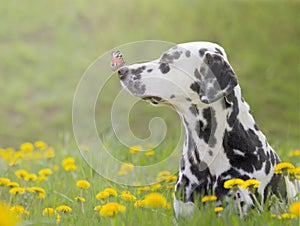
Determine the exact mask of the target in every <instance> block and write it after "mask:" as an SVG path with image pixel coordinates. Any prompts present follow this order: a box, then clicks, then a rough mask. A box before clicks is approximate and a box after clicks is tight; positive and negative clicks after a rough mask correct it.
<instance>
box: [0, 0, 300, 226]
mask: <svg viewBox="0 0 300 226" xmlns="http://www.w3.org/2000/svg"><path fill="white" fill-rule="evenodd" d="M299 7H300V4H299V2H297V1H284V2H283V1H282V2H281V1H272V2H271V1H209V2H208V1H197V0H191V1H183V0H176V1H171V0H166V1H158V0H153V1H135V0H129V1H126V2H124V1H118V0H114V1H100V2H99V1H95V0H94V1H89V2H88V3H86V2H83V1H80V0H75V1H72V2H69V1H47V2H44V1H43V2H42V1H34V0H29V1H26V2H17V1H4V2H2V3H1V6H0V15H1V17H0V18H1V21H2V22H1V23H0V49H1V51H0V58H1V61H0V81H1V82H0V90H1V94H2V95H1V98H0V106H1V111H0V147H2V148H6V147H8V146H12V147H15V148H16V149H18V146H19V145H20V143H22V142H25V141H36V140H43V141H46V142H47V143H49V144H51V145H53V146H54V147H55V149H56V156H55V158H54V159H53V160H51V161H45V160H39V161H28V162H27V163H22V165H18V166H15V167H8V166H7V165H5V164H4V163H3V164H1V165H0V166H1V172H2V173H1V174H0V177H6V176H7V177H10V178H11V179H16V178H15V176H14V171H15V170H16V169H17V168H26V169H27V170H28V171H30V172H35V173H37V172H38V170H39V169H41V168H43V167H50V168H52V167H54V165H60V167H61V161H62V160H63V158H65V157H67V156H70V155H71V156H73V157H74V158H75V159H76V163H77V165H78V169H77V171H76V172H75V173H66V172H64V171H63V170H62V169H60V171H59V173H55V174H53V175H52V176H50V177H49V181H45V182H43V184H41V186H43V187H44V188H45V189H46V191H47V197H46V198H45V200H43V201H42V202H36V203H35V204H34V205H35V208H32V207H33V206H31V207H30V211H31V214H32V215H31V217H30V219H29V221H27V223H28V224H29V223H30V222H31V221H33V222H36V223H35V224H36V225H40V224H41V223H40V222H41V221H44V220H45V218H43V217H41V210H42V208H44V207H46V206H53V207H55V206H57V205H60V204H68V205H71V206H72V208H73V210H74V211H73V213H72V215H71V216H66V219H65V222H66V224H65V225H95V224H99V223H100V224H103V225H107V224H112V225H114V224H115V225H141V222H143V223H142V225H161V224H164V225H172V218H173V212H172V210H165V209H164V210H160V211H152V210H149V209H146V210H136V209H135V208H133V207H132V204H129V203H126V207H127V210H126V213H125V214H124V215H122V214H121V215H120V216H117V217H116V218H114V219H112V220H111V219H101V220H100V222H99V218H97V217H96V216H94V213H93V211H92V208H93V206H94V205H95V204H96V203H97V201H96V200H95V194H96V193H97V192H98V191H100V190H101V189H103V188H105V187H108V186H112V187H116V188H117V189H118V191H122V190H128V189H129V190H131V191H132V192H133V193H135V192H136V191H135V189H134V188H132V187H129V188H128V187H126V186H120V185H117V184H114V183H113V182H110V181H108V180H106V179H104V178H102V177H100V176H98V175H97V174H96V173H95V172H94V171H93V170H92V169H91V168H90V167H89V166H88V165H87V164H86V163H85V162H84V160H83V159H82V158H81V156H80V155H79V152H78V148H77V147H76V143H75V139H74V136H73V130H72V100H73V96H74V93H75V90H76V87H77V85H78V83H79V80H80V78H81V76H82V74H83V73H84V71H85V70H86V69H87V68H88V66H89V65H90V64H91V63H92V62H93V61H94V60H95V59H96V58H98V57H99V56H101V55H102V54H104V53H105V52H107V51H110V50H111V49H112V48H115V47H116V46H119V45H122V44H125V43H129V42H135V41H140V40H148V39H150V40H153V39H154V40H164V41H169V42H174V43H181V42H188V41H197V40H204V41H212V42H217V43H219V44H220V45H222V46H223V47H224V48H225V50H226V51H227V55H228V57H229V60H230V62H231V65H232V66H233V68H234V70H235V72H236V74H237V75H238V78H239V82H240V85H241V87H242V91H243V95H244V97H245V99H246V101H247V102H248V103H249V104H250V107H251V110H252V113H253V115H254V117H255V120H256V122H257V124H258V125H259V127H260V129H261V130H262V131H263V132H264V133H265V134H266V136H267V137H268V140H269V143H270V144H271V145H272V146H273V147H274V148H275V149H276V150H277V152H278V153H279V155H280V157H281V158H282V159H283V160H286V161H292V162H293V163H294V164H299V162H298V161H297V159H296V158H289V157H288V155H287V153H288V152H289V151H290V150H293V149H298V148H299V147H300V143H299V137H300V136H299V125H300V115H299V106H300V89H299V84H300V80H299V78H300V76H299V56H300V52H299V47H298V46H299V37H300V20H299V16H298V14H299V12H298V11H299V10H298V9H299ZM107 76H109V75H107ZM106 89H107V90H106V91H107V92H104V95H102V102H99V103H97V106H96V107H97V108H96V112H97V113H101V112H104V113H105V114H104V115H105V116H104V117H102V116H101V117H100V116H99V115H101V114H98V116H97V115H96V121H97V125H98V128H97V129H98V131H99V133H100V134H101V135H105V137H104V139H105V141H106V142H107V143H110V145H112V147H113V148H112V155H114V156H117V157H118V158H120V160H122V161H126V162H134V163H136V164H140V165H147V164H152V163H155V162H158V161H160V160H162V159H164V158H165V157H167V156H168V155H169V154H170V152H171V151H172V149H173V148H174V146H175V145H176V141H177V139H178V136H179V129H180V124H179V123H174V121H178V122H179V119H178V116H177V115H176V113H174V112H173V111H172V110H170V109H169V108H165V107H161V108H153V107H151V106H149V105H148V104H146V103H138V104H137V105H136V106H135V108H133V109H132V112H131V115H130V118H129V120H130V125H131V127H132V130H133V132H134V134H135V135H136V136H138V137H141V138H145V137H147V136H149V131H148V122H149V121H150V120H151V118H152V117H154V116H159V117H161V118H163V119H164V120H165V122H166V123H167V126H168V134H167V138H166V140H165V141H164V142H163V144H162V145H161V146H160V147H158V148H157V150H156V154H155V156H154V157H152V158H147V157H145V156H143V157H139V158H135V157H132V156H131V155H130V154H128V152H127V151H126V150H127V148H126V147H124V146H122V145H120V144H119V143H118V141H117V140H116V139H115V137H114V136H112V137H110V134H111V133H112V132H111V125H110V121H109V120H110V118H109V116H110V115H109V113H110V108H111V102H112V100H113V99H114V98H115V95H116V94H117V93H118V91H119V90H120V89H121V87H120V85H119V81H118V79H117V78H112V79H111V81H110V82H109V87H106ZM105 93H109V95H105ZM78 179H87V180H89V181H90V182H91V185H92V186H91V188H90V189H89V191H88V192H86V193H85V195H86V196H87V197H86V198H88V199H89V200H90V202H87V203H86V204H85V205H86V210H87V211H86V216H82V214H81V212H80V208H79V206H78V205H77V203H75V202H70V201H68V199H65V198H64V197H63V196H61V195H59V194H58V193H57V192H59V193H61V194H63V195H65V196H67V197H70V198H71V199H73V198H74V197H75V196H77V195H78V192H79V190H78V189H77V188H76V185H75V184H76V181H77V180H78ZM61 181H64V183H61ZM2 192H3V193H2V194H5V195H4V196H1V200H2V201H8V200H7V199H8V193H7V192H8V190H7V189H6V190H5V191H4V190H2ZM161 192H162V193H163V194H164V195H166V196H167V198H168V201H169V202H171V199H170V192H169V191H168V190H166V189H163V190H162V191H161ZM138 198H143V197H138ZM15 201H16V203H17V201H18V200H15ZM118 201H121V200H118ZM121 202H122V201H121ZM124 204H125V203H124ZM225 211H233V210H231V209H229V210H225ZM196 221H197V222H201V223H202V224H204V225H205V224H209V225H210V224H224V225H262V224H263V225H274V224H276V225H280V224H282V225H285V224H296V221H289V220H283V221H279V220H278V219H274V218H271V217H270V214H269V212H266V213H264V214H262V215H258V214H256V213H251V214H250V215H249V217H247V218H246V219H243V220H240V219H239V218H238V216H237V215H236V214H231V213H226V212H225V213H224V214H223V215H222V216H221V217H217V216H216V215H215V214H212V213H211V212H210V210H205V211H203V212H201V214H200V215H198V216H197V217H196V218H195V219H193V222H196ZM45 224H46V223H45Z"/></svg>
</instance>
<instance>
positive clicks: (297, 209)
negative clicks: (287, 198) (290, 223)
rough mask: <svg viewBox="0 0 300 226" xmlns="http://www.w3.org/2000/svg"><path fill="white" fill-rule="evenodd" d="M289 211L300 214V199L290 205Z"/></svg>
mask: <svg viewBox="0 0 300 226" xmlns="http://www.w3.org/2000/svg"><path fill="white" fill-rule="evenodd" d="M289 211H290V213H291V214H294V215H296V216H300V201H298V202H294V203H292V204H291V205H290V207H289Z"/></svg>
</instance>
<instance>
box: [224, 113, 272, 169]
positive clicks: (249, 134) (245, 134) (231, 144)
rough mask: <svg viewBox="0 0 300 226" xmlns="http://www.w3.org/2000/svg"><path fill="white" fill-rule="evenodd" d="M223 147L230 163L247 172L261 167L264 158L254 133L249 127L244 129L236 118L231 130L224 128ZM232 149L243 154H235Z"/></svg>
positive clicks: (260, 145) (260, 144)
mask: <svg viewBox="0 0 300 226" xmlns="http://www.w3.org/2000/svg"><path fill="white" fill-rule="evenodd" d="M223 147H224V150H225V152H226V155H227V158H228V159H229V162H230V164H231V165H232V166H234V167H236V168H237V169H243V170H244V171H246V172H249V173H253V172H254V170H259V169H261V168H262V164H263V161H262V160H265V159H266V157H265V156H264V154H263V153H262V152H263V148H262V143H261V142H260V140H259V138H258V136H257V135H256V133H255V132H254V131H253V130H251V129H248V130H245V128H244V127H243V125H242V124H241V123H240V122H239V120H238V119H237V120H236V123H235V124H234V126H233V128H232V130H231V131H227V130H225V133H224V138H223ZM234 150H238V151H240V152H242V153H243V155H240V154H236V153H235V152H234ZM261 159H262V160H261Z"/></svg>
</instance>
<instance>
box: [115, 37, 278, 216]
mask: <svg viewBox="0 0 300 226" xmlns="http://www.w3.org/2000/svg"><path fill="white" fill-rule="evenodd" d="M118 76H119V78H120V81H121V84H122V86H123V87H124V88H125V89H126V90H127V91H128V92H129V93H130V94H132V95H134V96H137V97H139V98H142V99H144V100H148V101H150V102H151V103H152V104H153V105H158V104H167V105H172V106H173V107H174V108H175V109H176V111H177V112H178V114H179V115H180V118H181V119H182V123H183V125H184V128H185V141H184V146H183V151H182V157H181V160H180V164H179V165H180V166H179V175H178V181H177V183H176V186H175V197H174V211H175V215H176V217H179V216H183V217H190V216H192V214H193V212H194V211H195V209H196V205H195V202H196V200H195V198H196V197H198V199H199V197H201V195H209V194H214V195H216V196H217V197H218V200H222V198H223V197H227V196H230V190H228V189H225V188H224V182H225V181H226V180H228V179H231V178H241V179H243V180H247V179H254V178H255V179H257V180H259V181H260V182H261V184H260V186H259V188H258V190H257V192H258V193H259V194H260V195H261V197H262V198H263V199H265V197H266V195H267V194H268V193H269V191H271V192H273V193H278V192H279V191H278V187H279V186H278V184H279V181H280V178H279V177H280V176H278V175H276V174H274V167H275V165H276V164H278V163H279V162H280V159H279V157H278V155H277V154H276V153H275V151H274V150H273V149H272V147H271V146H270V145H269V144H268V142H267V139H266V137H265V135H264V134H263V133H262V132H261V131H260V129H259V128H258V126H257V124H256V123H255V121H254V119H253V117H252V115H251V114H250V113H249V110H250V108H249V106H248V104H247V103H246V102H245V100H244V99H243V97H242V94H241V88H240V86H239V84H238V80H237V77H236V74H235V72H234V70H233V69H232V67H231V65H230V64H229V62H228V59H227V56H226V53H225V51H224V49H223V48H222V47H221V46H219V45H217V44H214V43H210V42H191V43H183V44H178V45H176V46H174V47H173V48H171V49H169V50H167V51H166V52H164V53H163V54H162V55H161V56H160V57H159V58H158V59H157V60H154V61H151V62H146V63H139V64H133V65H130V66H123V67H121V68H120V69H119V70H118ZM239 192H240V193H239V196H240V199H241V200H242V202H243V203H245V206H251V205H253V200H252V198H251V196H250V194H249V193H248V191H247V190H242V189H241V190H240V191H239ZM197 195H198V196H197Z"/></svg>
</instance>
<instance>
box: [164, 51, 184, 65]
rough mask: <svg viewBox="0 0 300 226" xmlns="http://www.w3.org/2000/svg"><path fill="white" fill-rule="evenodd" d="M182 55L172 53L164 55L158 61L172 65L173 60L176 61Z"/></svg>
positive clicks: (178, 52) (175, 52) (176, 52)
mask: <svg viewBox="0 0 300 226" xmlns="http://www.w3.org/2000/svg"><path fill="white" fill-rule="evenodd" d="M181 54H182V51H178V50H177V51H173V52H168V53H164V54H163V55H162V57H161V59H160V62H161V63H173V61H174V60H178V59H179V58H180V56H181Z"/></svg>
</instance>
